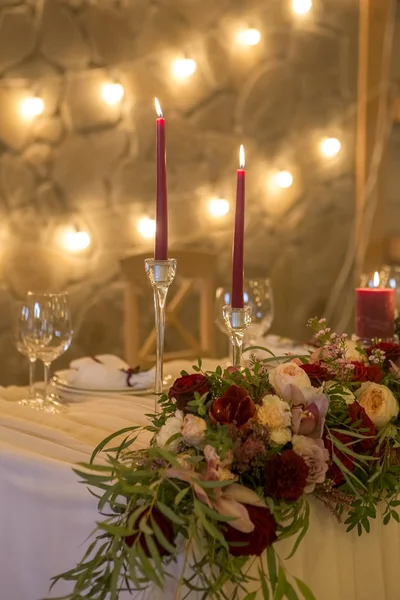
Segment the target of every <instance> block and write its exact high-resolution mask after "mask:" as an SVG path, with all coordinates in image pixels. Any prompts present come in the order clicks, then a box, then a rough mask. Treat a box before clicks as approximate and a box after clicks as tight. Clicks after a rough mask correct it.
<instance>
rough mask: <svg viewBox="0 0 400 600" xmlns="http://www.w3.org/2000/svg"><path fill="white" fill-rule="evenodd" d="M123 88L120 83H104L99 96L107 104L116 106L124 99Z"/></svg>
mask: <svg viewBox="0 0 400 600" xmlns="http://www.w3.org/2000/svg"><path fill="white" fill-rule="evenodd" d="M124 93H125V91H124V88H123V86H122V85H121V84H120V83H105V84H104V85H103V87H102V90H101V95H102V97H103V99H104V101H105V102H107V104H118V103H119V102H121V100H122V98H123V97H124Z"/></svg>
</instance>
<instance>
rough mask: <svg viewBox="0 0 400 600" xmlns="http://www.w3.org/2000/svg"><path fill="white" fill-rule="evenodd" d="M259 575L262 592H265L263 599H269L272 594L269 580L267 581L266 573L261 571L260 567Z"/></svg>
mask: <svg viewBox="0 0 400 600" xmlns="http://www.w3.org/2000/svg"><path fill="white" fill-rule="evenodd" d="M258 575H259V577H260V582H261V591H262V594H263V600H269V598H270V594H269V587H268V582H267V580H266V578H265V575H264V573H263V572H262V571H261V569H258Z"/></svg>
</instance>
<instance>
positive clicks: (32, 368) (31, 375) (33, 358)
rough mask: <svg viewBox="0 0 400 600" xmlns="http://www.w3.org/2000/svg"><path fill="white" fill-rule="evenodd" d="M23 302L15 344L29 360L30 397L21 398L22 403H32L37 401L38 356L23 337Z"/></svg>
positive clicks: (17, 321)
mask: <svg viewBox="0 0 400 600" xmlns="http://www.w3.org/2000/svg"><path fill="white" fill-rule="evenodd" d="M23 306H24V305H23V304H22V305H20V306H19V307H18V311H17V313H16V318H15V323H14V339H15V346H16V348H17V350H18V352H20V353H21V354H22V355H23V356H25V357H26V358H27V359H28V361H29V394H28V398H24V399H23V400H20V402H19V403H20V404H24V405H30V403H31V402H32V401H33V402H35V398H36V391H35V388H34V376H35V364H36V356H35V355H34V354H33V353H32V352H31V351H30V350H29V349H28V348H27V347H26V345H25V343H24V340H23V337H22V323H23V321H24V319H23V314H24V313H23Z"/></svg>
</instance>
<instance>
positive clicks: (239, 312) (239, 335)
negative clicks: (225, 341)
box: [222, 304, 251, 367]
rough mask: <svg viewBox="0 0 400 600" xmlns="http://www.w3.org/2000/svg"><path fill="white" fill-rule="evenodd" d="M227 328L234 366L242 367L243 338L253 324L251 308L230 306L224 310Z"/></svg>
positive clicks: (226, 306)
mask: <svg viewBox="0 0 400 600" xmlns="http://www.w3.org/2000/svg"><path fill="white" fill-rule="evenodd" d="M222 315H223V317H224V322H225V326H226V328H227V330H228V333H229V336H230V338H231V342H232V364H233V366H234V367H240V364H241V361H242V351H243V338H244V334H245V331H246V329H247V328H248V327H249V325H250V323H251V306H244V307H243V308H232V306H230V305H229V304H227V305H225V306H224V307H223V309H222Z"/></svg>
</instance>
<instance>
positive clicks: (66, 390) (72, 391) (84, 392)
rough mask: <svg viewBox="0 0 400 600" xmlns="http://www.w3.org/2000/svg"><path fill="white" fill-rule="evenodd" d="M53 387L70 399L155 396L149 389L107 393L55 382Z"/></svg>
mask: <svg viewBox="0 0 400 600" xmlns="http://www.w3.org/2000/svg"><path fill="white" fill-rule="evenodd" d="M53 387H54V389H55V390H56V392H58V393H59V394H60V395H64V396H65V395H66V396H68V397H72V396H97V397H110V396H114V397H116V396H118V397H119V398H125V397H128V398H130V397H131V396H148V395H149V394H153V393H154V390H153V389H151V388H149V389H140V390H137V389H134V388H131V389H129V390H127V391H125V390H122V391H121V390H117V391H105V390H93V389H80V388H74V387H67V386H63V385H57V384H56V383H55V382H54V381H53Z"/></svg>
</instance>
